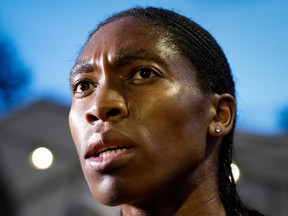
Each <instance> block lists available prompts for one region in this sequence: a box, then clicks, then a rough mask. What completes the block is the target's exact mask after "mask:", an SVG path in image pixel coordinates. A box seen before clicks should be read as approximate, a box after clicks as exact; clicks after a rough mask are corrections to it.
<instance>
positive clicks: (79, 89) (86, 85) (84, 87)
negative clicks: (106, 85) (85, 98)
mask: <svg viewBox="0 0 288 216" xmlns="http://www.w3.org/2000/svg"><path fill="white" fill-rule="evenodd" d="M94 88H95V85H93V84H92V83H91V82H89V81H85V80H84V81H80V82H78V83H77V85H76V87H75V93H84V92H89V91H92V90H93V89H94Z"/></svg>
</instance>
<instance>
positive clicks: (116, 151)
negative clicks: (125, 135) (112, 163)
mask: <svg viewBox="0 0 288 216" xmlns="http://www.w3.org/2000/svg"><path fill="white" fill-rule="evenodd" d="M126 150H127V148H122V149H108V150H106V151H104V152H101V153H100V154H99V157H103V158H105V157H108V156H109V155H111V154H115V153H118V152H123V151H126Z"/></svg>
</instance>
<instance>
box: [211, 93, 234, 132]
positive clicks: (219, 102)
mask: <svg viewBox="0 0 288 216" xmlns="http://www.w3.org/2000/svg"><path fill="white" fill-rule="evenodd" d="M212 109H213V116H212V121H211V123H210V124H209V134H210V136H212V137H223V136H225V135H226V134H228V133H229V132H230V131H231V130H232V128H233V124H234V119H235V115H236V102H235V99H234V97H233V96H232V95H230V94H221V95H218V94H216V95H215V98H214V106H213V107H212Z"/></svg>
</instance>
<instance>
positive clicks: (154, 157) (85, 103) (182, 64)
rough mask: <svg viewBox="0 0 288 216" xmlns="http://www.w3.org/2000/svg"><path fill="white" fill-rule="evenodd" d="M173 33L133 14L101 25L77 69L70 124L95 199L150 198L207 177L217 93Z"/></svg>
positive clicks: (73, 77) (113, 201)
mask: <svg viewBox="0 0 288 216" xmlns="http://www.w3.org/2000/svg"><path fill="white" fill-rule="evenodd" d="M195 73H196V70H195V68H193V66H192V65H191V64H190V63H189V62H187V61H186V60H185V59H184V58H183V57H182V56H181V55H180V54H179V52H178V51H177V49H176V48H175V46H174V45H173V44H171V42H170V39H169V35H168V34H167V33H165V32H163V31H161V30H159V29H158V30H155V29H154V28H153V27H151V25H149V24H147V23H144V22H143V21H140V20H139V19H135V18H132V17H128V18H123V19H121V20H117V21H114V22H112V23H110V24H107V25H105V26H104V27H102V28H100V30H98V31H97V32H96V33H95V34H94V35H93V36H92V38H91V40H90V41H89V42H88V44H87V45H86V47H85V49H84V50H83V52H82V53H81V55H80V57H79V59H78V61H77V63H76V65H75V67H74V68H73V70H72V72H71V86H72V91H73V102H72V107H71V111H70V114H69V123H70V129H71V132H72V136H73V140H74V142H75V145H76V148H77V152H78V155H79V158H80V162H81V166H82V169H83V172H84V175H85V177H86V180H87V182H88V185H89V187H90V190H91V192H92V194H93V195H94V197H95V198H96V199H98V200H99V201H100V202H102V203H104V204H108V205H118V204H121V203H129V202H130V203H133V202H142V201H145V199H151V198H153V197H156V196H158V195H159V194H161V193H162V194H163V192H165V191H169V190H170V189H171V188H173V187H174V188H175V187H179V186H181V187H182V186H184V185H185V184H186V183H187V182H188V181H191V180H193V178H196V177H195V176H198V177H199V173H198V174H197V173H195V172H197V169H196V167H197V165H199V164H200V163H202V162H203V160H204V158H205V148H206V138H207V131H208V127H209V123H210V122H211V119H212V114H211V112H212V111H211V109H210V107H211V96H209V95H207V94H206V95H205V94H203V93H202V92H201V90H200V88H199V86H198V83H197V81H196V76H195Z"/></svg>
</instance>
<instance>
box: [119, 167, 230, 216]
mask: <svg viewBox="0 0 288 216" xmlns="http://www.w3.org/2000/svg"><path fill="white" fill-rule="evenodd" d="M206 162H207V161H206ZM206 162H204V163H206ZM207 167H210V166H207V164H206V165H203V164H202V165H200V166H199V168H198V169H201V170H197V172H195V173H204V174H203V175H201V176H196V175H193V176H192V177H190V178H189V180H188V181H186V182H181V183H179V182H178V183H177V184H175V185H171V186H170V187H169V188H168V189H167V191H165V193H162V194H159V195H158V196H156V197H153V198H150V199H146V200H145V201H142V202H141V203H137V204H135V203H134V204H124V205H121V210H122V215H123V216H199V215H205V216H225V215H226V213H225V209H224V207H223V204H222V202H221V199H220V196H219V191H218V187H217V183H216V182H217V179H216V170H211V169H207ZM203 169H204V170H203ZM147 200H148V201H147Z"/></svg>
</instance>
